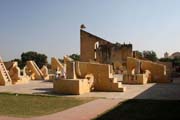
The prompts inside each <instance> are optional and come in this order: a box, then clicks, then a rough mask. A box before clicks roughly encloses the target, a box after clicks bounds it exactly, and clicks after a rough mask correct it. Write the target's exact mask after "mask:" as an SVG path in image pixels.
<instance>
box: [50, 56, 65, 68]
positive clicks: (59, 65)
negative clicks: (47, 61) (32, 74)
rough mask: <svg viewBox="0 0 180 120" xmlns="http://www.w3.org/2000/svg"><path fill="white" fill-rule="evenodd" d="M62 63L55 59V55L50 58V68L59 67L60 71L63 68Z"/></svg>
mask: <svg viewBox="0 0 180 120" xmlns="http://www.w3.org/2000/svg"><path fill="white" fill-rule="evenodd" d="M63 67H64V66H63V64H62V63H61V62H60V61H59V60H58V59H56V58H55V57H52V58H51V69H52V70H54V71H55V70H57V69H59V70H60V71H61V70H62V69H63Z"/></svg>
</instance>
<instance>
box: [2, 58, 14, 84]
mask: <svg viewBox="0 0 180 120" xmlns="http://www.w3.org/2000/svg"><path fill="white" fill-rule="evenodd" d="M11 83H12V80H11V77H10V76H9V73H8V71H7V69H6V67H5V65H4V63H3V62H2V60H0V85H11Z"/></svg>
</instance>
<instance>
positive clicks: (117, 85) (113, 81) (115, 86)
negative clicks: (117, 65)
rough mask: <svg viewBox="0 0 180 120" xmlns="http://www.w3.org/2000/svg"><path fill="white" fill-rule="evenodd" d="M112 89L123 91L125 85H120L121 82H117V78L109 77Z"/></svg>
mask: <svg viewBox="0 0 180 120" xmlns="http://www.w3.org/2000/svg"><path fill="white" fill-rule="evenodd" d="M110 82H111V89H112V91H117V92H124V91H125V90H126V87H124V86H123V85H122V82H118V79H117V78H110Z"/></svg>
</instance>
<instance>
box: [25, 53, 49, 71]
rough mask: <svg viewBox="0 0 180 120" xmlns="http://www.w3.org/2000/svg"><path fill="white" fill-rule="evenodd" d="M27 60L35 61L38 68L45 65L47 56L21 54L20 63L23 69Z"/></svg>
mask: <svg viewBox="0 0 180 120" xmlns="http://www.w3.org/2000/svg"><path fill="white" fill-rule="evenodd" d="M29 60H33V61H35V62H36V64H37V66H38V67H39V68H41V67H42V66H43V65H46V64H47V56H46V55H45V54H41V53H37V52H34V51H29V52H26V53H22V54H21V61H22V66H23V67H24V66H25V65H26V62H27V61H29Z"/></svg>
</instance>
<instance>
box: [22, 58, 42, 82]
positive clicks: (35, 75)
mask: <svg viewBox="0 0 180 120" xmlns="http://www.w3.org/2000/svg"><path fill="white" fill-rule="evenodd" d="M25 70H26V74H27V75H29V76H30V77H31V80H42V79H44V76H43V73H42V72H41V70H40V69H39V67H38V66H37V65H36V63H35V62H34V61H27V63H26V66H25Z"/></svg>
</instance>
